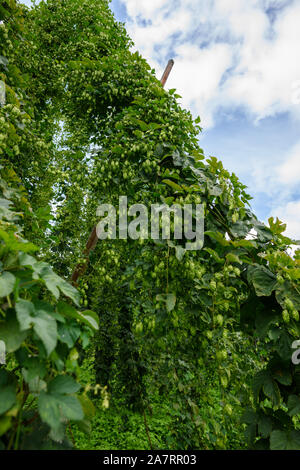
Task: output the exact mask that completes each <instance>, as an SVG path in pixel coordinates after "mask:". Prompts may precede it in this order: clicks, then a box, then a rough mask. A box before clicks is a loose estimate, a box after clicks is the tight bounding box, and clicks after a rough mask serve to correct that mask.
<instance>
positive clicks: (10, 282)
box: [0, 271, 16, 297]
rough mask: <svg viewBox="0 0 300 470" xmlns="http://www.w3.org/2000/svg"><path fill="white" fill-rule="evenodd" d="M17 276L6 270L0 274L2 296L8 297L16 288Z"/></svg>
mask: <svg viewBox="0 0 300 470" xmlns="http://www.w3.org/2000/svg"><path fill="white" fill-rule="evenodd" d="M15 282H16V278H15V276H14V275H13V274H12V273H9V272H5V271H4V273H2V274H1V275H0V297H6V296H7V295H9V294H11V293H12V291H13V290H14V286H15Z"/></svg>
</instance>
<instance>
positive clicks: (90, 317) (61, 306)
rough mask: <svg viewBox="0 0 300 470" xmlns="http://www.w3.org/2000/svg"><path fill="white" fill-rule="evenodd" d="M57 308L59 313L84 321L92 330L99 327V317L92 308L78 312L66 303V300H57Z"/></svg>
mask: <svg viewBox="0 0 300 470" xmlns="http://www.w3.org/2000/svg"><path fill="white" fill-rule="evenodd" d="M57 309H58V311H59V313H60V314H61V315H64V316H65V317H67V318H74V319H75V320H79V321H80V322H81V323H85V324H86V325H88V326H89V327H90V328H92V329H93V330H98V329H99V317H98V315H97V313H95V312H93V311H92V310H85V311H84V312H78V311H77V310H76V309H75V308H74V307H72V306H71V305H69V304H67V303H66V302H59V303H58V305H57Z"/></svg>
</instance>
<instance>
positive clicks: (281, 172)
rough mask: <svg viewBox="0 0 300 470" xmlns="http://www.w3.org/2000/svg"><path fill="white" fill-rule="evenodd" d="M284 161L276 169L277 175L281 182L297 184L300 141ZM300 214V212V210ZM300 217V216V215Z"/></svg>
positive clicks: (299, 164)
mask: <svg viewBox="0 0 300 470" xmlns="http://www.w3.org/2000/svg"><path fill="white" fill-rule="evenodd" d="M284 160H285V161H284V163H283V164H282V165H280V166H279V167H278V168H277V169H276V173H277V177H278V179H279V180H280V182H281V183H284V184H288V185H295V184H299V183H300V142H298V144H296V145H295V146H294V147H293V148H292V150H291V152H290V153H289V155H288V156H287V157H286V158H285V159H284ZM299 214H300V212H299ZM299 218H300V217H299Z"/></svg>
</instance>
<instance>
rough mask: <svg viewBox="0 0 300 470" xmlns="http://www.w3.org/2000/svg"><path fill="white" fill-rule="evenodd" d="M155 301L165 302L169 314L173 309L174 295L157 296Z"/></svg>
mask: <svg viewBox="0 0 300 470" xmlns="http://www.w3.org/2000/svg"><path fill="white" fill-rule="evenodd" d="M156 300H158V301H159V300H161V301H163V302H166V307H167V310H168V312H171V311H172V310H174V308H175V304H176V295H175V294H158V295H157V296H156Z"/></svg>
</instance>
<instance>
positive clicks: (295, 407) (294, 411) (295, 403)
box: [288, 395, 300, 416]
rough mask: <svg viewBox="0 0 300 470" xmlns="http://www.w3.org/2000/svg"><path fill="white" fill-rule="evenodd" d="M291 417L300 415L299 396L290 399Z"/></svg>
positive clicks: (292, 396)
mask: <svg viewBox="0 0 300 470" xmlns="http://www.w3.org/2000/svg"><path fill="white" fill-rule="evenodd" d="M288 409H289V415H290V416H295V415H300V398H299V397H298V396H297V395H290V396H289V398H288Z"/></svg>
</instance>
